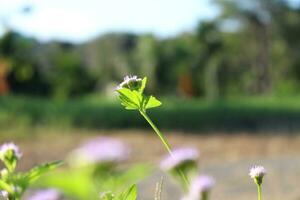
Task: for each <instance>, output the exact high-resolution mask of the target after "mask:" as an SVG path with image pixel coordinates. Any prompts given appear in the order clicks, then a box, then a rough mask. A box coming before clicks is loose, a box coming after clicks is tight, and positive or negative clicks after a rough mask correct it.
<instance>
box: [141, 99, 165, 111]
mask: <svg viewBox="0 0 300 200" xmlns="http://www.w3.org/2000/svg"><path fill="white" fill-rule="evenodd" d="M160 105H161V102H160V101H159V100H157V99H156V98H155V97H154V96H150V97H149V99H148V100H147V102H146V104H145V106H144V108H145V109H149V108H155V107H158V106H160Z"/></svg>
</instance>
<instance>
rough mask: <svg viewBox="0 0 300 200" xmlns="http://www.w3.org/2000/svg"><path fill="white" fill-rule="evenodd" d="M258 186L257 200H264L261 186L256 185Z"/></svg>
mask: <svg viewBox="0 0 300 200" xmlns="http://www.w3.org/2000/svg"><path fill="white" fill-rule="evenodd" d="M256 185H257V199H258V200H262V198H261V184H256Z"/></svg>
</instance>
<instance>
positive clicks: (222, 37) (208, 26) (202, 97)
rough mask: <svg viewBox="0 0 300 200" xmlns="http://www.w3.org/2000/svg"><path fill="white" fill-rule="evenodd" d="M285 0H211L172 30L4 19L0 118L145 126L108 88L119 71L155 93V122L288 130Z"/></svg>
mask: <svg viewBox="0 0 300 200" xmlns="http://www.w3.org/2000/svg"><path fill="white" fill-rule="evenodd" d="M292 2H293V3H291V1H285V0H247V1H238V0H212V1H211V3H213V4H214V5H215V6H217V7H218V8H219V13H218V14H216V17H213V18H211V19H202V20H200V21H199V22H198V23H197V25H196V27H194V28H193V29H192V30H190V31H184V30H183V31H182V33H180V34H177V35H175V36H172V37H171V36H170V37H159V36H157V35H155V34H152V33H134V32H130V31H128V32H111V33H105V34H101V35H99V36H97V37H95V38H93V39H90V40H88V41H85V42H81V43H71V42H66V41H54V40H52V41H48V42H41V41H39V40H37V39H34V38H32V37H29V36H26V35H24V34H21V33H19V32H18V31H17V30H15V29H14V28H13V27H11V26H9V24H5V25H6V29H5V32H4V34H2V36H1V38H0V94H1V97H0V126H1V127H10V126H18V125H19V126H39V125H42V126H44V125H45V126H55V127H56V126H62V127H78V128H95V129H99V128H100V129H101V128H107V129H118V128H135V127H138V128H143V127H146V124H145V122H144V121H143V120H141V118H140V117H139V116H138V115H137V114H136V113H133V112H127V111H124V110H123V109H122V108H121V106H120V105H119V103H118V102H117V100H116V97H115V94H114V88H115V87H116V86H117V84H118V82H121V81H122V79H123V77H124V76H125V75H138V76H142V77H143V76H147V77H148V80H149V85H148V88H147V92H148V93H153V94H155V95H156V96H158V97H160V99H162V101H163V105H164V106H163V107H162V108H160V109H156V110H154V111H153V112H151V115H153V116H154V117H155V119H156V121H159V126H160V127H162V128H166V129H179V130H196V131H197V130H210V131H214V130H229V131H233V130H250V131H260V130H266V129H267V130H272V131H273V130H279V131H281V130H286V131H291V132H293V131H297V130H298V129H299V124H300V123H299V122H300V103H299V100H300V96H299V92H300V85H299V83H300V54H299V50H300V37H299V35H300V6H298V5H299V2H297V1H292ZM170 6H171V5H170ZM32 10H33V11H32ZM22 12H23V13H22V14H23V15H24V17H26V15H30V14H31V12H34V7H32V8H31V7H30V6H29V7H25V8H24V9H23V10H22ZM178 15H180V13H178ZM108 21H109V19H108ZM3 23H4V20H3ZM45 23H47V22H45Z"/></svg>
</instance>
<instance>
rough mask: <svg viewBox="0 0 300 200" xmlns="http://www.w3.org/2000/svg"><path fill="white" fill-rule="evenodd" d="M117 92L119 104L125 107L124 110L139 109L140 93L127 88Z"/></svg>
mask: <svg viewBox="0 0 300 200" xmlns="http://www.w3.org/2000/svg"><path fill="white" fill-rule="evenodd" d="M117 91H118V93H119V98H120V100H121V104H122V105H123V106H125V108H126V109H129V110H136V109H139V108H140V104H141V101H142V95H141V93H139V92H138V91H135V90H130V89H127V88H122V89H119V90H117Z"/></svg>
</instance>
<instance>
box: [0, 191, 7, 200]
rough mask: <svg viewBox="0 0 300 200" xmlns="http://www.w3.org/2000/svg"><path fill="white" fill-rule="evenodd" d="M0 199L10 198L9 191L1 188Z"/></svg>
mask: <svg viewBox="0 0 300 200" xmlns="http://www.w3.org/2000/svg"><path fill="white" fill-rule="evenodd" d="M0 200H8V192H6V191H5V190H0Z"/></svg>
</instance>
